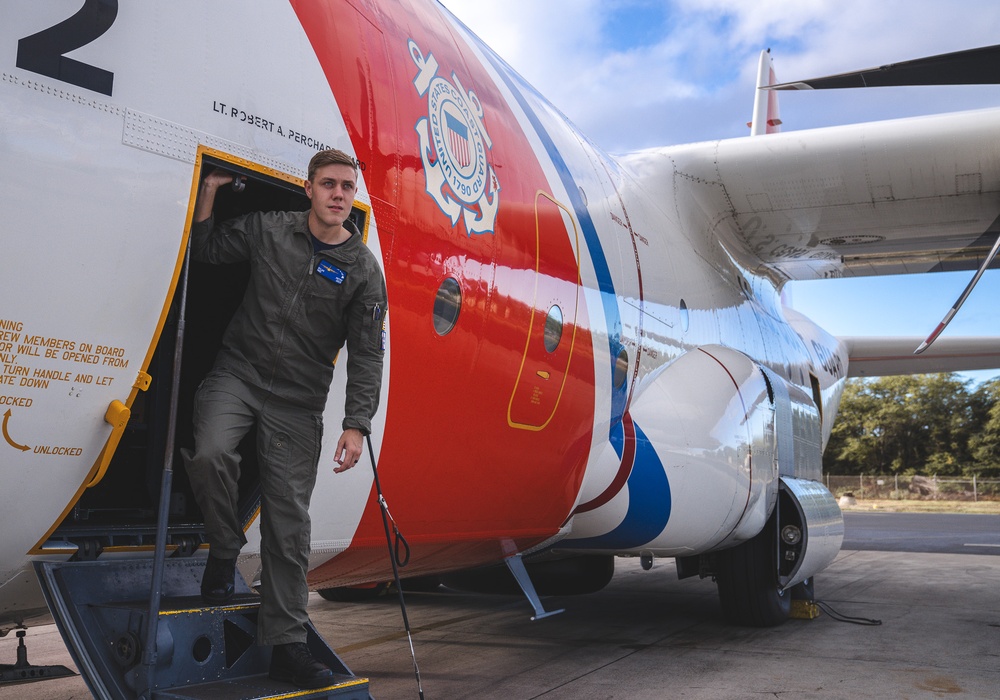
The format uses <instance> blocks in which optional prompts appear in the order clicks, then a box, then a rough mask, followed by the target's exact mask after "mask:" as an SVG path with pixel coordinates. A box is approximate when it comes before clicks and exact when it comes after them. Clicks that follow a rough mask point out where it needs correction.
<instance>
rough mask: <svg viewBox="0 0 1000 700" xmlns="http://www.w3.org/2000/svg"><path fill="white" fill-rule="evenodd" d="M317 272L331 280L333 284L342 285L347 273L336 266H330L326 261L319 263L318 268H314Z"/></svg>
mask: <svg viewBox="0 0 1000 700" xmlns="http://www.w3.org/2000/svg"><path fill="white" fill-rule="evenodd" d="M316 272H318V273H319V274H320V275H322V276H323V277H326V278H327V279H328V280H331V281H332V282H334V283H335V284H343V283H344V280H345V279H346V278H347V273H346V272H344V271H343V270H341V269H340V268H339V267H337V266H336V265H332V264H330V263H329V262H327V261H326V260H320V261H319V267H317V268H316Z"/></svg>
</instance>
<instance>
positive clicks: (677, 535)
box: [630, 346, 778, 556]
mask: <svg viewBox="0 0 1000 700" xmlns="http://www.w3.org/2000/svg"><path fill="white" fill-rule="evenodd" d="M771 384H772V382H771V381H770V380H769V379H767V378H766V377H765V374H764V372H763V371H762V370H761V368H760V367H759V366H758V365H757V364H756V363H755V362H754V361H753V360H751V359H750V358H748V357H747V356H746V355H744V354H742V353H739V352H737V351H735V350H731V349H729V348H725V347H720V346H707V347H703V348H699V349H697V350H693V351H691V352H688V353H687V354H685V355H684V356H682V357H681V358H679V359H678V360H677V361H676V362H674V363H673V364H671V365H670V366H668V367H666V368H665V369H664V370H663V371H662V372H661V373H660V374H659V375H658V376H656V377H655V378H653V380H652V382H651V383H648V384H646V385H645V386H643V387H642V389H641V393H639V395H638V396H637V397H636V398H634V399H633V402H632V406H631V408H630V412H631V415H632V417H633V418H634V420H635V422H636V424H637V425H640V426H641V427H642V429H643V431H644V433H645V435H646V438H647V439H648V440H649V442H650V443H651V445H652V446H653V449H654V450H655V451H656V454H657V455H658V456H659V458H660V461H661V462H662V464H663V468H664V470H665V471H666V474H667V479H668V481H669V483H670V492H671V512H670V518H669V520H668V521H667V525H666V527H665V528H664V530H663V532H662V533H661V534H660V535H659V536H658V537H657V538H656V539H655V540H654V541H653V542H650V543H649V544H648V545H647V546H646V547H645V549H647V550H649V551H652V552H653V553H655V554H657V555H659V556H677V555H685V554H695V553H699V552H704V551H707V550H710V549H716V548H719V547H724V546H727V545H731V544H735V543H738V542H742V541H744V540H747V539H750V538H751V537H753V536H754V535H756V534H757V533H758V532H760V531H761V529H762V528H763V527H764V524H765V523H766V522H767V518H768V516H769V514H770V513H771V511H772V510H773V509H774V505H775V502H776V500H777V495H778V462H777V460H776V455H775V409H774V390H773V388H772V385H771Z"/></svg>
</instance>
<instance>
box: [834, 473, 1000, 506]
mask: <svg viewBox="0 0 1000 700" xmlns="http://www.w3.org/2000/svg"><path fill="white" fill-rule="evenodd" d="M823 481H824V482H825V483H826V487H827V488H828V489H830V492H831V493H832V494H833V495H834V496H836V497H837V498H840V497H841V496H845V495H848V494H850V495H852V496H854V497H855V498H871V499H889V500H900V501H902V500H917V501H1000V479H980V478H978V477H976V476H972V477H968V478H965V477H955V476H949V477H938V476H920V475H913V476H900V475H896V474H889V475H888V476H878V475H872V474H861V475H858V476H836V475H833V474H824V475H823Z"/></svg>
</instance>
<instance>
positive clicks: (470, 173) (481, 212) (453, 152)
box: [409, 39, 500, 236]
mask: <svg viewBox="0 0 1000 700" xmlns="http://www.w3.org/2000/svg"><path fill="white" fill-rule="evenodd" d="M409 49H410V57H411V58H412V59H413V63H414V64H415V65H416V66H417V71H418V72H417V76H416V78H414V79H413V86H414V87H415V88H416V90H417V94H418V95H420V97H424V96H426V97H427V116H426V117H422V118H421V119H420V121H418V122H417V126H416V130H417V134H418V135H419V137H420V157H421V159H422V160H423V162H424V173H425V174H426V178H427V194H429V195H430V196H431V197H432V198H433V199H434V201H435V202H436V203H437V205H438V207H440V208H441V211H442V212H444V213H445V214H446V215H447V216H448V217H449V218H450V219H451V225H452V226H455V225H456V224H457V223H458V220H459V219H460V218H461V219H463V220H464V221H465V230H466V232H467V233H468V235H470V236H471V235H472V234H474V233H493V232H494V231H493V229H494V226H495V225H496V220H497V210H498V209H499V207H500V183H499V182H498V181H497V176H496V172H495V171H494V170H493V167H492V166H491V165H490V164H489V161H488V160H487V154H488V152H489V150H490V149H492V148H493V141H492V140H491V139H490V136H489V134H487V133H486V127H485V126H483V106H482V105H481V104H480V103H479V98H477V97H476V93H474V92H467V91H466V90H465V88H464V87H462V83H461V81H460V80H459V79H458V76H457V75H455V74H454V73H452V74H451V81H448V80H445V79H444V78H441V77H439V76H438V74H437V72H438V62H437V59H435V58H434V55H433V54H427V57H426V58H425V57H424V55H423V53H421V51H420V48H419V47H418V46H417V44H416V42H415V41H413V40H412V39H410V41H409Z"/></svg>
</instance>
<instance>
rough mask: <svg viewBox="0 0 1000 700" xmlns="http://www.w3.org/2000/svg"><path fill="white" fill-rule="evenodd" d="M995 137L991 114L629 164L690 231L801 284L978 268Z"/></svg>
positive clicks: (998, 196) (989, 231)
mask: <svg viewBox="0 0 1000 700" xmlns="http://www.w3.org/2000/svg"><path fill="white" fill-rule="evenodd" d="M998 136H1000V109H989V110H981V111H975V112H963V113H953V114H943V115H935V116H932V117H920V118H913V119H904V120H894V121H885V122H871V123H866V124H857V125H848V126H839V127H832V128H824V129H813V130H804V131H793V132H784V133H778V134H768V135H762V136H754V137H747V138H739V139H730V140H722V141H716V142H708V143H700V144H692V145H687V146H677V147H670V148H663V149H657V150H655V151H646V152H643V153H639V154H634V155H632V156H628V157H626V158H625V159H624V162H625V163H626V164H627V165H628V166H629V167H631V168H632V169H633V170H634V171H635V172H636V173H637V174H638V175H639V177H640V180H641V181H642V180H644V182H643V185H644V186H650V185H652V186H655V187H657V188H661V191H672V192H673V193H674V198H675V201H674V203H673V204H674V209H675V211H676V212H677V216H678V217H679V218H680V221H681V223H682V225H683V226H685V228H687V229H688V230H692V229H694V231H696V232H698V233H700V234H703V235H705V236H706V237H707V239H708V240H710V239H711V238H712V237H717V238H718V239H719V240H720V241H721V242H722V243H723V244H724V245H725V247H726V248H727V250H728V251H729V252H730V253H731V254H732V255H734V256H735V257H737V258H738V259H739V260H740V262H741V263H742V264H745V265H746V266H747V267H748V268H750V269H755V270H760V271H762V272H763V271H766V270H767V269H770V270H772V271H773V272H776V273H778V276H780V277H783V278H785V279H792V280H805V279H820V278H829V277H842V276H867V275H892V274H904V273H923V272H932V271H946V270H975V269H977V268H978V267H979V266H980V265H981V264H982V263H983V262H984V261H985V259H986V256H987V254H988V253H989V251H990V249H991V247H992V246H993V244H994V242H995V241H996V240H997V236H998V233H1000V223H998V218H997V217H998V215H1000V139H998V138H997V137H998ZM664 158H665V159H666V161H665V160H664ZM649 177H653V178H655V179H656V180H657V181H656V182H653V183H651V182H650V181H649V180H648V178H649ZM666 177H669V178H670V182H669V183H668V182H665V181H664V179H665V178H666ZM663 188H665V189H663ZM911 351H912V349H911Z"/></svg>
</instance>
